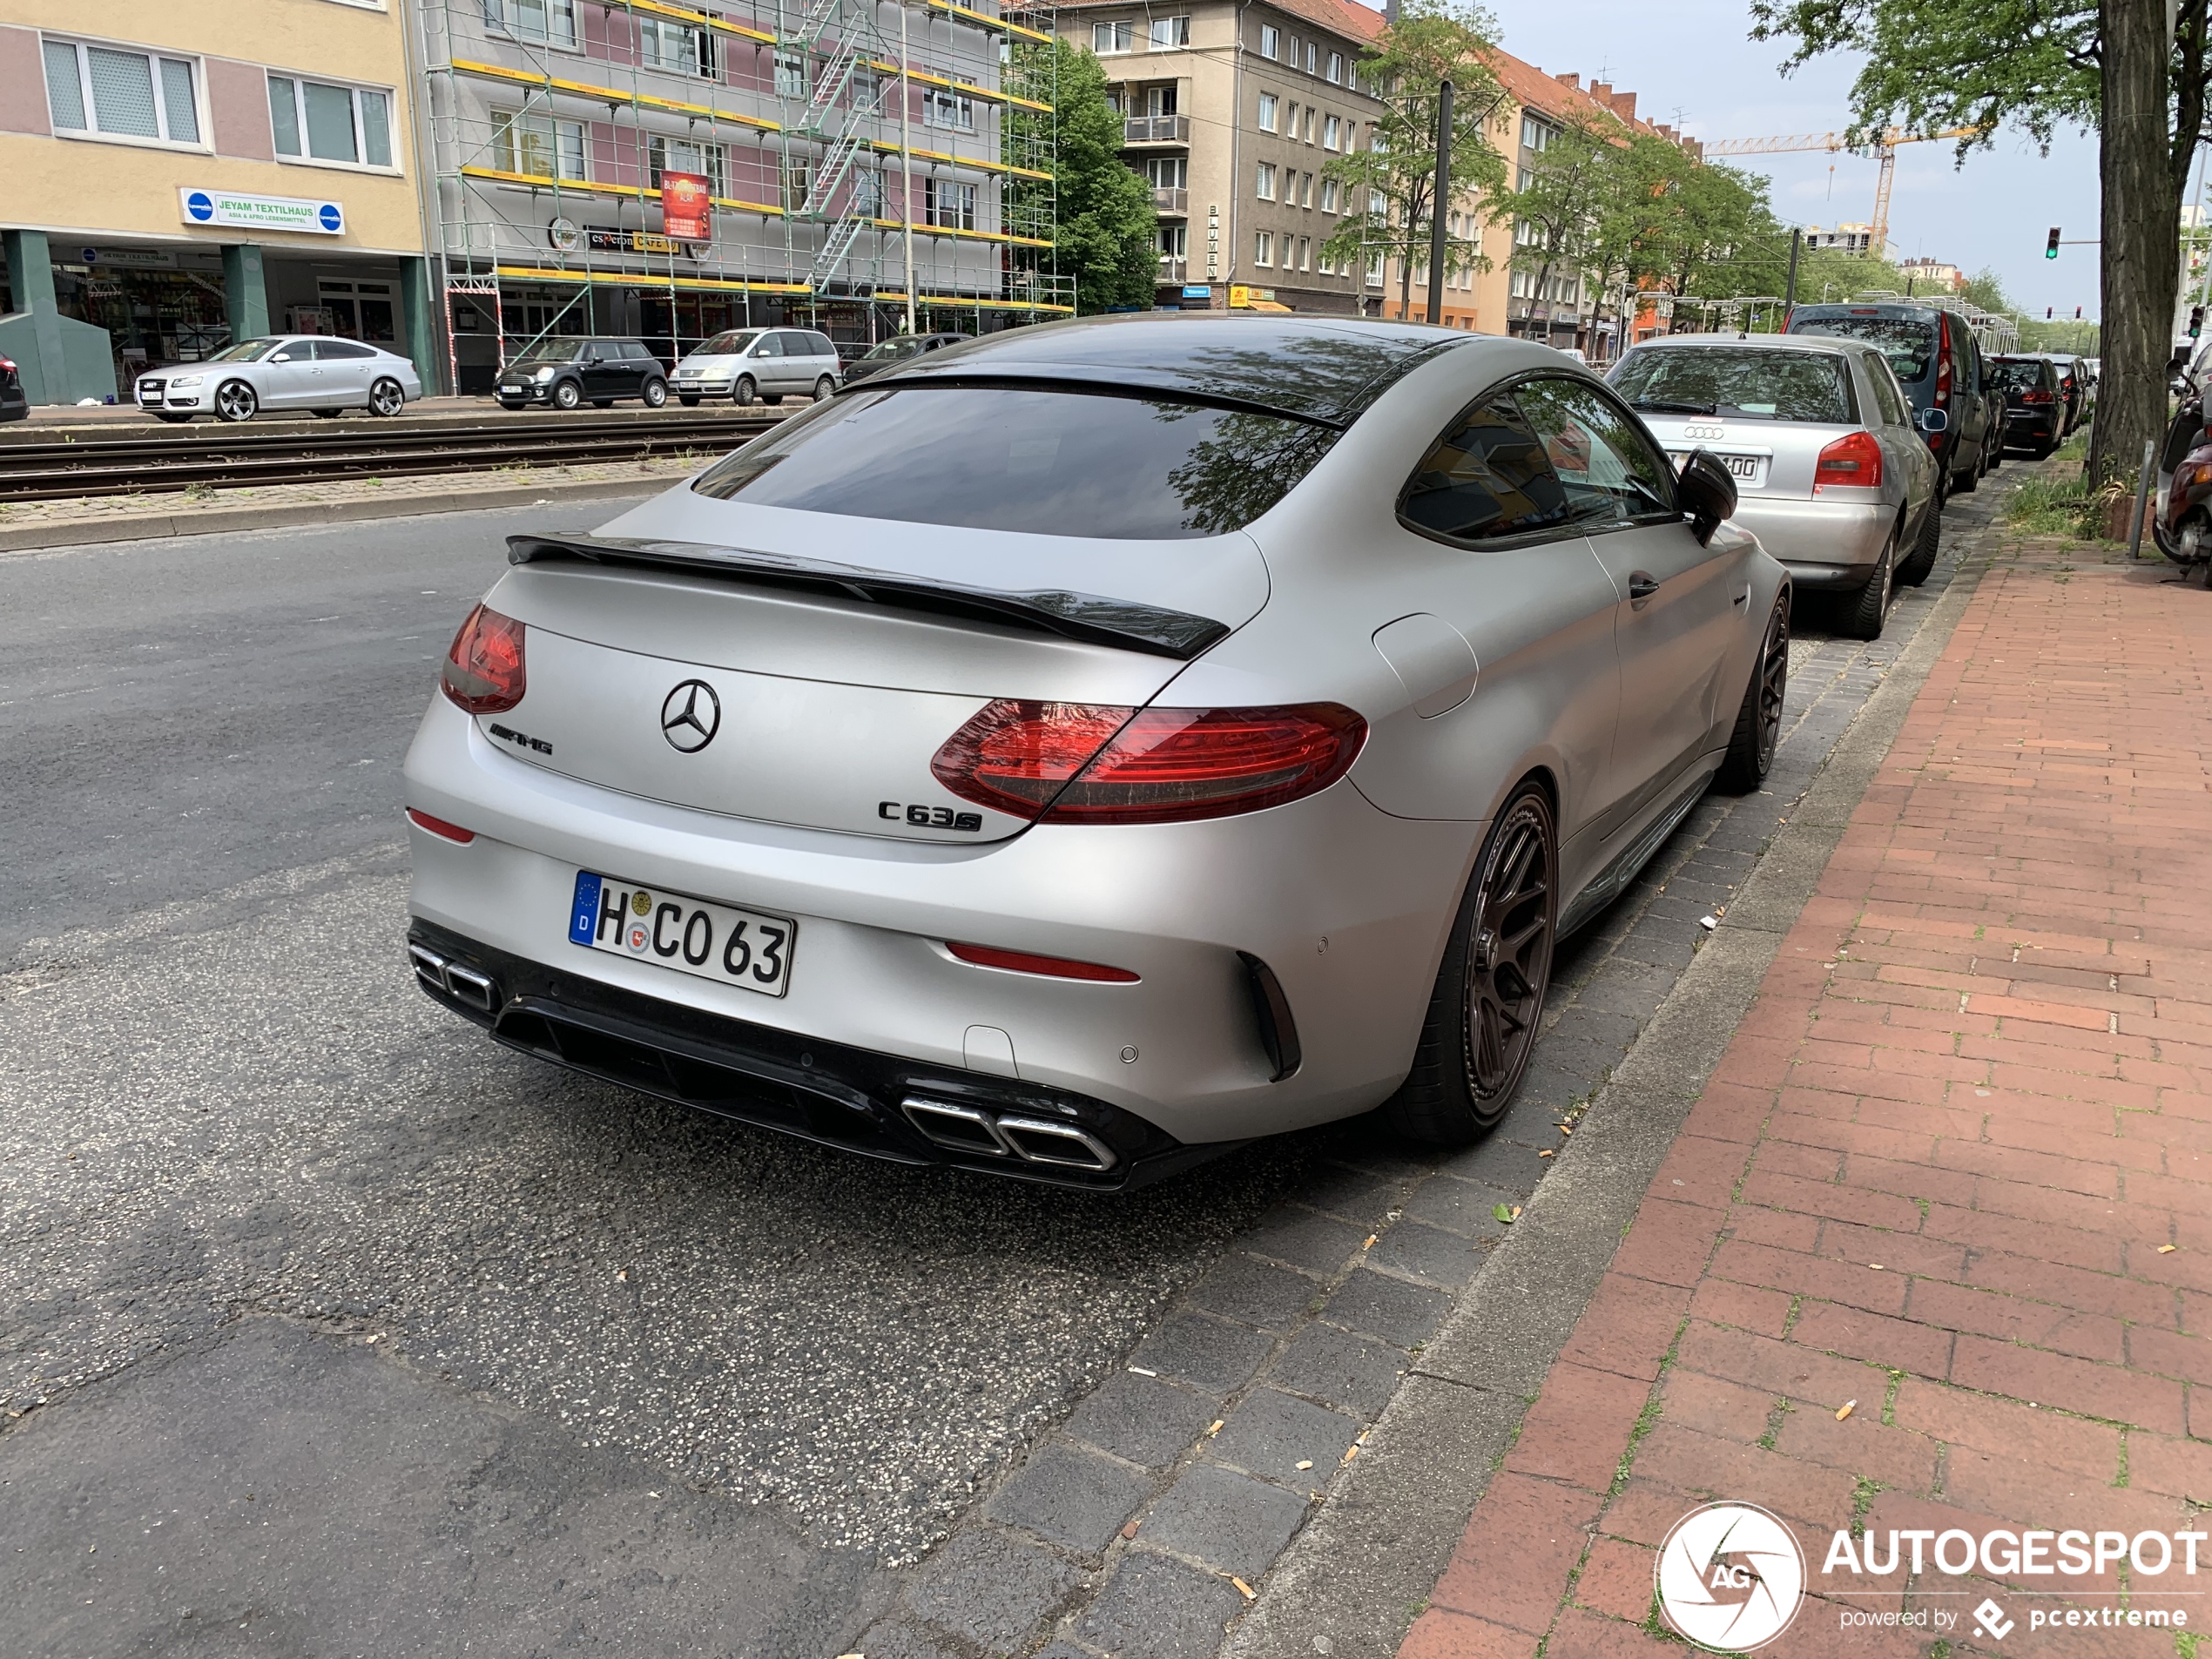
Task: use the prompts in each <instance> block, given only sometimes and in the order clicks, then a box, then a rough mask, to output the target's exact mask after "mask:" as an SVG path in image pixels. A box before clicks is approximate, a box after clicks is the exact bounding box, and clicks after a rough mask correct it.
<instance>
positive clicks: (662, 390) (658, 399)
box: [638, 380, 668, 409]
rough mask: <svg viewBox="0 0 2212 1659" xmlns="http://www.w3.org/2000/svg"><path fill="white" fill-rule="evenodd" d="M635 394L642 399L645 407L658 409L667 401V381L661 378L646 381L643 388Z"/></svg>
mask: <svg viewBox="0 0 2212 1659" xmlns="http://www.w3.org/2000/svg"><path fill="white" fill-rule="evenodd" d="M638 396H640V397H641V398H643V399H644V401H645V407H646V408H649V409H658V408H660V407H662V406H663V405H664V404H665V403H666V402H667V401H668V382H667V381H663V380H651V381H646V382H645V389H644V391H642V392H640V393H639V394H638Z"/></svg>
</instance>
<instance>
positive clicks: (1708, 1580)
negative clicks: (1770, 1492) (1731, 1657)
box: [1653, 1503, 1805, 1653]
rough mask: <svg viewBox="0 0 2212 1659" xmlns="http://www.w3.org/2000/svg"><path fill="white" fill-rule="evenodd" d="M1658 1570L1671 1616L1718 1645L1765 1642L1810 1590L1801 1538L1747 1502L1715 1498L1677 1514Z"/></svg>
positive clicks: (1663, 1604) (1683, 1631)
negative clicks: (1677, 1516) (1685, 1512)
mask: <svg viewBox="0 0 2212 1659" xmlns="http://www.w3.org/2000/svg"><path fill="white" fill-rule="evenodd" d="M1653 1577H1654V1580H1655V1581H1656V1588H1657V1590H1658V1593H1659V1607H1660V1610H1661V1611H1662V1612H1663V1613H1664V1614H1665V1615H1666V1618H1667V1622H1668V1623H1669V1624H1670V1625H1672V1626H1673V1627H1674V1628H1675V1629H1676V1632H1677V1633H1679V1634H1680V1635H1683V1636H1686V1637H1688V1638H1689V1640H1690V1641H1692V1642H1696V1644H1697V1645H1698V1646H1699V1647H1701V1648H1710V1649H1714V1650H1715V1651H1716V1652H1719V1653H1750V1652H1751V1651H1752V1650H1753V1649H1758V1648H1764V1646H1766V1644H1767V1643H1768V1642H1771V1641H1773V1640H1774V1639H1775V1637H1777V1636H1778V1635H1781V1634H1782V1633H1783V1632H1784V1630H1786V1629H1789V1628H1790V1621H1791V1620H1792V1619H1794V1618H1796V1617H1797V1608H1798V1607H1799V1606H1800V1605H1801V1604H1802V1603H1803V1602H1804V1596H1805V1558H1804V1552H1803V1551H1802V1550H1800V1549H1799V1548H1797V1540H1796V1539H1795V1538H1794V1537H1792V1536H1791V1533H1790V1529H1789V1528H1788V1527H1785V1526H1784V1525H1783V1524H1782V1522H1781V1521H1777V1519H1776V1518H1775V1517H1774V1516H1772V1515H1770V1514H1768V1513H1767V1512H1766V1511H1765V1510H1764V1509H1761V1508H1759V1507H1757V1506H1756V1505H1754V1504H1748V1503H1709V1504H1706V1505H1704V1506H1703V1507H1702V1508H1697V1509H1693V1510H1691V1511H1690V1512H1689V1514H1686V1515H1684V1516H1683V1518H1682V1519H1681V1520H1680V1521H1676V1523H1675V1526H1674V1530H1673V1531H1671V1532H1669V1534H1667V1540H1666V1541H1665V1542H1664V1543H1662V1545H1660V1547H1659V1561H1658V1565H1657V1566H1656V1568H1654V1570H1653Z"/></svg>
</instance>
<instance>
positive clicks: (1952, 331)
mask: <svg viewBox="0 0 2212 1659" xmlns="http://www.w3.org/2000/svg"><path fill="white" fill-rule="evenodd" d="M1783 329H1784V333H1786V334H1842V335H1844V336H1846V337H1848V338H1850V339H1852V340H1864V341H1868V342H1870V343H1871V344H1873V345H1877V346H1879V347H1881V348H1882V351H1883V354H1884V355H1885V356H1886V357H1888V359H1889V360H1890V368H1892V369H1893V370H1895V371H1896V374H1897V378H1898V384H1900V385H1901V386H1903V387H1904V388H1905V396H1906V397H1907V398H1909V399H1910V400H1912V414H1913V417H1914V421H1915V422H1916V424H1918V425H1919V428H1920V431H1921V435H1922V436H1924V437H1925V438H1926V439H1927V441H1928V448H1931V449H1932V450H1934V451H1935V456H1936V459H1937V460H1938V461H1939V462H1942V463H1943V472H1944V477H1945V479H1946V481H1947V487H1948V489H1956V490H1961V491H1964V490H1971V489H1973V488H1974V487H1975V486H1976V485H1977V484H1979V482H1981V475H1982V474H1984V473H1986V472H1988V471H1991V470H1993V469H1994V468H1995V467H1996V466H1997V465H1998V464H1999V463H2000V461H2001V459H2002V458H2003V455H2004V444H2005V416H2004V407H2005V405H2004V399H2003V398H2002V396H2001V395H1995V394H1994V393H1993V389H1992V388H1991V387H1990V386H1989V384H1988V377H1987V374H1986V370H1985V369H1984V368H1983V365H1982V356H1981V347H1980V346H1979V344H1977V343H1976V341H1975V340H1974V336H1973V330H1972V329H1970V328H1968V327H1966V320H1965V319H1963V318H1960V317H1956V316H1953V315H1952V314H1951V313H1950V312H1948V311H1944V310H1940V309H1939V308H1938V307H1934V306H1916V305H1911V304H1890V305H1865V306H1798V307H1796V308H1795V309H1793V310H1792V311H1791V313H1790V316H1789V319H1788V320H1787V321H1786V322H1785V323H1784V325H1783ZM1937 410H1941V411H1942V414H1943V419H1942V420H1940V421H1934V420H1932V419H1931V418H1930V417H1931V415H1932V414H1933V413H1934V412H1935V411H1937Z"/></svg>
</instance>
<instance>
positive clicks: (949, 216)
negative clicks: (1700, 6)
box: [922, 179, 975, 231]
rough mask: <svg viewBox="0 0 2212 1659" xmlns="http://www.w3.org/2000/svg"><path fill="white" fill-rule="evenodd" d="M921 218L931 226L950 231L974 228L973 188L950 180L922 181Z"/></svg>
mask: <svg viewBox="0 0 2212 1659" xmlns="http://www.w3.org/2000/svg"><path fill="white" fill-rule="evenodd" d="M922 216H923V218H924V219H925V220H926V221H927V223H929V224H932V225H935V226H940V227H941V228H942V229H945V230H951V231H972V230H974V228H975V186H974V185H963V184H961V183H958V182H957V181H955V180H954V179H924V180H923V181H922Z"/></svg>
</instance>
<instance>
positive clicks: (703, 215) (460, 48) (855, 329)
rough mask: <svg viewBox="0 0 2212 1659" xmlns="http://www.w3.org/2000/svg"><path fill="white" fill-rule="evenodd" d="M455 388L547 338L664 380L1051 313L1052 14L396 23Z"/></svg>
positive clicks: (910, 4) (630, 15) (445, 1)
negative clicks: (415, 60) (777, 348)
mask: <svg viewBox="0 0 2212 1659" xmlns="http://www.w3.org/2000/svg"><path fill="white" fill-rule="evenodd" d="M415 3H416V11H415V24H416V43H415V44H416V50H417V53H418V57H419V67H420V74H421V82H422V91H421V97H420V98H418V99H417V100H416V105H417V111H418V131H417V134H416V140H417V144H418V145H419V147H420V150H421V157H420V169H421V173H422V174H423V176H424V178H425V179H426V180H427V185H426V191H427V196H426V204H425V213H426V219H427V220H428V224H427V232H428V243H429V247H430V251H431V259H432V261H433V266H434V270H435V273H436V280H437V284H438V287H439V289H440V298H441V300H442V309H443V316H442V322H443V324H444V326H445V327H446V329H447V332H448V337H449V340H450V342H451V345H450V367H451V370H452V374H453V378H454V380H455V382H456V384H455V389H457V390H460V391H463V392H472V391H481V390H483V389H486V388H488V387H489V382H490V380H491V377H492V376H493V375H494V374H496V371H497V369H498V367H499V365H500V364H501V363H502V361H504V360H505V359H506V358H507V357H509V356H511V355H512V354H514V353H515V352H516V350H518V349H520V348H521V347H523V346H525V345H527V344H528V343H529V341H532V340H534V339H536V338H539V337H542V336H543V335H545V334H595V333H596V334H628V335H635V336H637V337H638V338H641V339H643V340H644V341H646V342H647V344H648V345H649V346H650V347H651V349H652V350H653V351H654V352H655V353H656V354H658V355H659V356H661V357H663V358H664V359H665V360H667V361H671V362H673V361H675V360H676V359H677V358H678V357H680V356H682V355H683V354H685V352H686V351H688V350H690V349H691V348H692V347H695V346H696V345H698V343H699V342H700V341H703V340H705V339H707V338H709V337H711V335H713V334H717V333H718V332H720V331H721V330H723V329H725V328H730V327H742V326H745V325H773V324H782V323H789V324H803V325H805V326H808V327H818V328H820V329H821V330H823V332H825V333H826V334H829V335H830V337H831V338H832V339H833V340H835V341H838V342H839V344H840V347H863V348H864V347H866V346H867V344H869V343H871V342H873V341H876V340H879V339H881V338H884V337H886V336H887V335H889V334H895V333H898V332H900V331H902V330H903V329H904V328H906V327H907V325H908V321H909V319H910V318H911V320H913V321H914V323H915V324H916V325H917V326H919V327H921V328H924V329H933V328H951V329H955V330H958V331H960V332H963V333H982V332H987V331H988V330H991V329H994V328H997V327H1006V326H1008V325H1009V324H1013V323H1019V322H1030V321H1040V320H1048V319H1050V318H1052V317H1055V316H1063V315H1069V314H1072V313H1073V310H1074V281H1073V279H1072V278H1063V277H1060V276H1058V275H1056V274H1055V273H1054V271H1053V270H1052V259H1051V251H1052V243H1053V236H1054V230H1055V200H1054V193H1053V181H1052V171H1051V168H1052V156H1053V142H1054V137H1055V127H1054V116H1053V105H1054V96H1053V94H1054V91H1055V85H1054V79H1055V59H1054V55H1053V53H1052V51H1050V41H1051V29H1052V17H1051V15H1050V13H1049V11H1042V10H1013V9H1008V8H1003V7H1001V4H1000V0H974V3H972V4H971V3H963V0H738V4H737V5H735V6H724V7H721V8H718V9H716V10H697V9H693V8H691V7H687V6H681V5H675V4H670V3H665V0H415Z"/></svg>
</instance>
